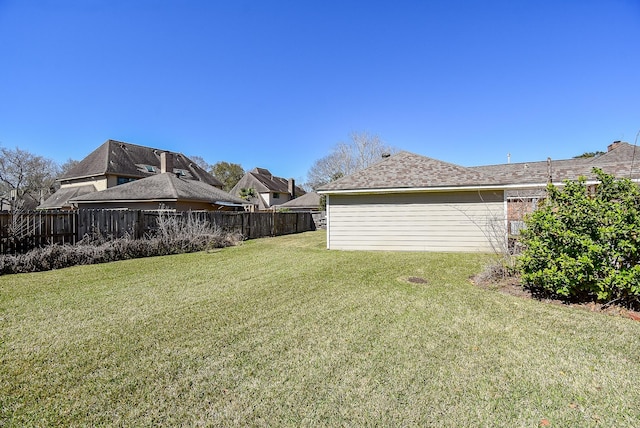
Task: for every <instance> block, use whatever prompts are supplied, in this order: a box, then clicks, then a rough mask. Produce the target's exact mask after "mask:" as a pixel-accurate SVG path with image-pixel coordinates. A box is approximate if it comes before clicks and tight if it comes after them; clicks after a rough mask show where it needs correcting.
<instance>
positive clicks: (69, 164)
mask: <svg viewBox="0 0 640 428" xmlns="http://www.w3.org/2000/svg"><path fill="white" fill-rule="evenodd" d="M79 163H80V161H79V160H75V159H71V158H69V159H67V160H66V161H65V162H64V163H63V164H62V165H60V175H64V174H66V173H68V172H69V171H71V170H72V169H73V167H75V166H76V165H78V164H79Z"/></svg>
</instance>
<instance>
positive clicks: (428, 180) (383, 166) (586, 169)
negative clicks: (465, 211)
mask: <svg viewBox="0 0 640 428" xmlns="http://www.w3.org/2000/svg"><path fill="white" fill-rule="evenodd" d="M636 158H638V160H636ZM594 167H598V168H600V169H602V170H603V171H604V172H606V173H608V174H613V175H615V176H617V177H631V178H640V150H638V152H637V153H636V148H635V146H632V145H630V144H628V143H622V142H621V143H617V144H615V145H614V146H612V147H611V148H610V150H609V151H608V152H607V153H604V154H602V155H599V156H596V157H593V158H575V159H565V160H551V161H550V162H547V161H540V162H524V163H509V164H499V165H484V166H475V167H463V166H460V165H455V164H451V163H447V162H442V161H439V160H436V159H432V158H428V157H426V156H421V155H417V154H413V153H409V152H400V153H398V154H396V155H393V156H391V157H389V158H387V159H384V160H382V161H380V162H378V163H376V164H374V165H372V166H370V167H368V168H366V169H364V170H362V171H359V172H356V173H354V174H351V175H349V176H346V177H343V178H341V179H339V180H336V181H334V182H331V183H328V184H326V185H324V186H322V187H321V188H320V189H319V190H320V191H331V190H373V189H395V188H398V189H399V188H438V187H458V186H463V187H466V186H483V185H505V186H507V185H516V186H517V185H540V186H545V185H546V183H547V182H548V179H549V173H551V180H552V182H554V183H561V182H562V181H563V180H575V179H577V178H578V177H580V176H585V177H587V178H588V179H593V178H594V175H593V172H592V170H593V168H594Z"/></svg>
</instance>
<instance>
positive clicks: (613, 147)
mask: <svg viewBox="0 0 640 428" xmlns="http://www.w3.org/2000/svg"><path fill="white" fill-rule="evenodd" d="M620 143H622V141H620V140H616V141H614V142H613V143H611V144H609V145H608V146H607V151H608V152H610V151H611V150H613V149H615V148H616V147H618V145H620Z"/></svg>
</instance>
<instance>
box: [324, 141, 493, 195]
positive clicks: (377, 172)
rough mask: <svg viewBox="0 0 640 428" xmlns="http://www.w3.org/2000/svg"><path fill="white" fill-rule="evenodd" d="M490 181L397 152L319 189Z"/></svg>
mask: <svg viewBox="0 0 640 428" xmlns="http://www.w3.org/2000/svg"><path fill="white" fill-rule="evenodd" d="M479 184H486V185H489V184H493V183H492V182H491V180H490V179H489V178H488V177H487V176H485V175H484V174H483V173H481V172H479V171H474V170H472V169H470V168H465V167H463V166H460V165H455V164H452V163H448V162H443V161H439V160H437V159H432V158H429V157H426V156H421V155H417V154H415V153H410V152H404V151H403V152H399V153H397V154H395V155H393V156H390V157H388V158H386V159H383V160H381V161H380V162H378V163H376V164H373V165H371V166H369V167H368V168H365V169H363V170H361V171H358V172H356V173H354V174H351V175H348V176H346V177H342V178H341V179H339V180H336V181H333V182H331V183H328V184H326V185H324V186H322V187H321V188H320V189H319V191H321V192H324V191H330V190H373V189H399V188H430V187H456V186H472V185H479Z"/></svg>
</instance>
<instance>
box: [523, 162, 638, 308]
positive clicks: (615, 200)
mask: <svg viewBox="0 0 640 428" xmlns="http://www.w3.org/2000/svg"><path fill="white" fill-rule="evenodd" d="M594 173H595V174H596V176H597V179H598V181H599V184H598V185H597V186H595V189H594V188H593V187H591V188H589V187H588V186H587V184H586V179H585V178H584V177H581V178H579V179H578V180H577V181H565V183H564V188H563V189H561V190H560V189H558V188H557V187H556V186H553V185H549V186H548V187H547V191H548V197H547V199H546V200H545V202H544V203H543V204H541V206H540V207H539V208H538V209H537V210H536V211H535V212H533V213H532V214H531V215H529V216H528V217H527V218H526V219H525V224H526V228H525V230H523V231H522V239H521V243H522V244H523V246H524V251H523V253H522V255H521V256H520V258H519V269H520V273H521V275H522V281H523V283H524V284H525V286H526V287H528V288H529V289H531V291H532V292H534V293H537V294H540V295H545V296H551V297H560V298H564V299H567V300H571V301H578V302H585V301H597V302H603V303H612V302H615V303H617V304H621V305H625V306H630V307H639V306H640V265H639V262H640V190H639V188H638V185H637V184H636V183H634V182H632V181H631V180H629V179H626V178H615V177H614V176H612V175H609V174H605V173H604V172H602V170H599V169H594Z"/></svg>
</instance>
